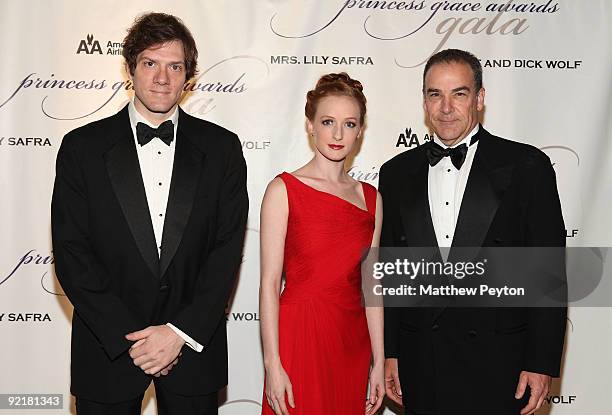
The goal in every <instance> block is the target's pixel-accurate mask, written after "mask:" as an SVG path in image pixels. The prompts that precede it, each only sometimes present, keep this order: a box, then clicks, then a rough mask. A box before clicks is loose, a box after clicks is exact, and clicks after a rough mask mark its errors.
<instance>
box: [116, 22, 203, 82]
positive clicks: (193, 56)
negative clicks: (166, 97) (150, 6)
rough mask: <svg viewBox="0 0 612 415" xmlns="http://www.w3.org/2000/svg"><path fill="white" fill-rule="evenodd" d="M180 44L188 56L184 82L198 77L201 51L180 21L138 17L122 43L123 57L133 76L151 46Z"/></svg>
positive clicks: (186, 56) (186, 57)
mask: <svg viewBox="0 0 612 415" xmlns="http://www.w3.org/2000/svg"><path fill="white" fill-rule="evenodd" d="M173 40H180V41H181V43H182V44H183V51H184V53H185V76H186V78H185V80H188V79H191V78H192V77H193V75H195V73H196V67H197V62H198V49H197V48H196V44H195V40H194V39H193V36H192V35H191V32H190V31H189V29H187V27H186V26H185V25H184V24H183V22H182V21H181V19H179V18H178V17H175V16H172V15H170V14H166V13H147V14H143V15H142V16H140V17H138V18H137V19H136V20H135V21H134V24H132V27H130V28H129V29H128V32H127V35H126V36H125V39H123V52H122V55H123V57H124V58H125V61H126V62H127V65H128V68H129V70H130V73H131V74H132V75H134V71H135V70H136V63H137V62H136V61H137V58H138V55H139V54H140V53H141V52H142V51H144V50H145V49H148V48H150V47H151V46H155V45H160V44H163V43H166V42H171V41H173Z"/></svg>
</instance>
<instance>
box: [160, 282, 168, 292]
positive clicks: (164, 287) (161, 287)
mask: <svg viewBox="0 0 612 415" xmlns="http://www.w3.org/2000/svg"><path fill="white" fill-rule="evenodd" d="M167 290H168V286H167V285H166V284H164V285H160V286H159V291H167Z"/></svg>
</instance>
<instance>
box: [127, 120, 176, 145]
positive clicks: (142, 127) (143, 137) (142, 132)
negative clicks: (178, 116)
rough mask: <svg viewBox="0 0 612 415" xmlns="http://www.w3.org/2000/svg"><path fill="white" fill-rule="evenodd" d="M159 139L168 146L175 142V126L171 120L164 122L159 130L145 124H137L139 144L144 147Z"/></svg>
mask: <svg viewBox="0 0 612 415" xmlns="http://www.w3.org/2000/svg"><path fill="white" fill-rule="evenodd" d="M155 137H158V138H159V139H160V140H162V141H163V142H164V143H166V144H167V145H170V143H171V142H172V140H174V124H173V123H172V121H171V120H167V121H164V122H163V123H161V124H160V125H159V127H157V128H153V127H149V126H148V125H147V124H145V123H143V122H139V123H138V124H136V139H137V140H138V144H140V145H141V146H144V145H145V144H147V143H148V142H149V141H151V140H153V139H154V138H155Z"/></svg>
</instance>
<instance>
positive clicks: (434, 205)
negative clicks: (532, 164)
mask: <svg viewBox="0 0 612 415" xmlns="http://www.w3.org/2000/svg"><path fill="white" fill-rule="evenodd" d="M477 132H478V125H476V127H474V129H473V130H472V131H471V132H470V133H469V134H468V135H467V136H466V137H465V138H464V139H463V140H461V141H460V142H459V143H456V144H455V145H453V146H452V147H451V148H454V147H457V146H459V145H461V144H463V143H465V144H466V145H467V146H468V151H467V154H466V156H465V161H464V162H463V165H462V166H461V168H460V169H459V170H457V169H456V168H455V166H454V165H453V163H452V161H451V158H450V157H443V158H442V160H440V162H439V163H438V164H436V165H435V166H429V175H428V177H427V179H428V180H427V189H428V195H429V211H430V213H431V220H432V222H433V226H434V230H435V232H436V239H437V240H438V246H439V247H440V248H443V247H450V246H451V245H452V243H453V237H454V236H455V227H456V226H457V218H458V217H459V210H460V208H461V201H462V200H463V193H464V192H465V185H466V184H467V180H468V176H469V175H470V170H471V168H472V163H473V161H474V155H475V154H476V149H477V148H478V141H477V142H475V143H474V144H472V145H470V140H471V138H472V137H473V136H474V134H476V133H477ZM434 142H435V143H437V144H439V145H441V146H442V147H443V148H447V146H445V145H444V144H443V143H442V141H440V139H439V138H438V137H434Z"/></svg>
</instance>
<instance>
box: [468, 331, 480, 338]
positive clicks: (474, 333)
mask: <svg viewBox="0 0 612 415" xmlns="http://www.w3.org/2000/svg"><path fill="white" fill-rule="evenodd" d="M467 334H468V336H470V337H476V335H477V334H478V332H477V331H476V330H469V331H468V332H467Z"/></svg>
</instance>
